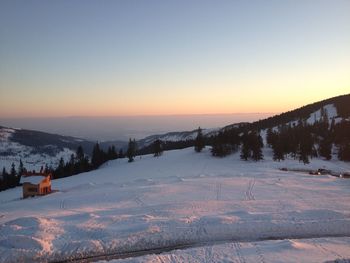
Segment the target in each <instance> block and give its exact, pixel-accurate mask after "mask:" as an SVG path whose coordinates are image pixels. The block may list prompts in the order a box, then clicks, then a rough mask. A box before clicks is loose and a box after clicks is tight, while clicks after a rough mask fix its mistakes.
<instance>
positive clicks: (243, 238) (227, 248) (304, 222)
mask: <svg viewBox="0 0 350 263" xmlns="http://www.w3.org/2000/svg"><path fill="white" fill-rule="evenodd" d="M265 154H268V153H265ZM270 160H271V158H270V157H266V161H262V162H258V163H255V162H244V161H241V160H239V154H234V155H231V156H229V157H227V158H213V157H211V155H210V151H209V149H205V151H204V152H202V153H199V154H198V153H195V152H194V150H193V148H188V149H184V150H176V151H168V152H165V153H164V155H163V156H161V157H159V158H154V157H153V156H151V155H148V156H143V157H142V158H137V160H136V161H135V162H134V163H127V161H126V160H125V159H118V160H115V161H111V162H108V163H107V164H105V165H104V166H103V167H101V168H100V169H98V170H95V171H92V172H89V173H84V174H80V175H77V176H73V177H68V178H64V179H59V180H54V181H53V186H52V188H53V189H57V190H59V192H56V193H53V194H50V195H48V196H44V197H37V198H29V199H25V200H22V199H20V197H21V188H19V187H17V188H15V189H9V190H6V191H4V192H0V200H1V201H0V255H1V257H0V262H25V261H33V260H34V259H35V261H39V262H40V261H41V262H46V261H48V260H50V261H52V260H64V259H69V258H77V257H78V258H79V257H85V256H88V255H89V256H90V255H103V254H110V253H112V254H113V253H117V255H118V253H123V252H132V251H135V250H148V249H162V248H164V247H177V246H181V245H185V246H187V247H193V248H191V249H189V250H188V249H187V250H185V249H181V250H177V251H175V252H174V251H172V252H168V253H167V254H164V256H163V255H162V256H161V257H160V259H159V258H158V256H152V255H150V256H145V257H142V258H134V259H133V260H135V262H140V261H141V262H144V261H152V260H154V261H155V262H158V261H159V262H162V260H163V259H164V262H176V259H179V260H180V259H181V258H182V259H183V262H187V261H188V260H190V259H193V261H195V262H202V261H203V259H205V258H209V256H210V253H212V255H213V256H215V257H218V259H220V260H218V261H225V260H226V261H229V262H231V261H233V260H234V261H239V262H256V261H255V260H253V259H254V258H256V257H260V262H281V258H283V256H284V257H285V258H287V259H288V260H289V261H288V260H287V261H288V262H312V260H311V261H310V260H308V259H310V258H311V256H312V255H313V256H312V257H313V259H320V258H322V259H324V260H333V259H337V258H350V250H346V249H345V248H346V247H349V245H350V239H349V237H350V202H349V200H350V180H349V179H341V178H336V177H332V176H313V175H309V174H307V173H302V172H283V171H281V170H279V168H282V167H288V168H293V169H299V170H302V169H317V168H327V169H330V170H332V171H337V172H346V171H350V164H349V163H344V162H340V161H328V162H327V161H322V160H315V159H314V160H311V163H310V164H308V165H303V164H301V163H299V162H297V161H294V160H286V161H284V162H272V161H270ZM301 238H303V239H301ZM304 238H305V239H304ZM275 239H278V240H277V241H276V240H275ZM261 240H265V241H261ZM272 240H275V241H272ZM232 241H235V243H232ZM242 242H244V243H242ZM261 242H262V243H261ZM205 244H206V245H205ZM210 251H212V252H210ZM148 253H151V252H148ZM203 253H205V254H203ZM129 255H131V256H132V255H133V254H132V253H131V254H129ZM248 255H250V258H251V259H249V257H248ZM203 256H204V258H203ZM245 256H247V257H246V258H245ZM261 258H263V259H264V260H261ZM293 259H295V260H293ZM191 261H192V260H191ZM209 261H210V260H209ZM314 261H318V260H314ZM131 262H134V261H131ZM258 262H259V261H258Z"/></svg>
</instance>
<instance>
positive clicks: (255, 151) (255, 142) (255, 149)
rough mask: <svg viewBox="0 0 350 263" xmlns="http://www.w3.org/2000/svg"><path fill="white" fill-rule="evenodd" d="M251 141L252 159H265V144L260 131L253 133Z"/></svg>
mask: <svg viewBox="0 0 350 263" xmlns="http://www.w3.org/2000/svg"><path fill="white" fill-rule="evenodd" d="M250 136H251V143H252V145H251V146H252V159H253V160H254V161H259V160H262V159H263V153H262V150H261V149H262V147H263V146H264V144H263V140H262V137H261V136H260V134H259V133H256V132H252V133H251V135H250Z"/></svg>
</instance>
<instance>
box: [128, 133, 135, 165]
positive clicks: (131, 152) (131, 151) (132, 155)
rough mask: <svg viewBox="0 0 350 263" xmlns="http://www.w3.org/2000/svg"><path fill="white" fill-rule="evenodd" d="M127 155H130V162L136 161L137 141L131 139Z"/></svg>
mask: <svg viewBox="0 0 350 263" xmlns="http://www.w3.org/2000/svg"><path fill="white" fill-rule="evenodd" d="M126 156H127V157H128V162H129V163H131V162H133V161H134V158H135V156H136V141H135V139H134V140H131V138H130V139H129V144H128V150H127V151H126Z"/></svg>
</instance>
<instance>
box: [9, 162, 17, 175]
mask: <svg viewBox="0 0 350 263" xmlns="http://www.w3.org/2000/svg"><path fill="white" fill-rule="evenodd" d="M16 174H17V173H16V166H15V164H14V163H12V164H11V172H10V175H11V176H16Z"/></svg>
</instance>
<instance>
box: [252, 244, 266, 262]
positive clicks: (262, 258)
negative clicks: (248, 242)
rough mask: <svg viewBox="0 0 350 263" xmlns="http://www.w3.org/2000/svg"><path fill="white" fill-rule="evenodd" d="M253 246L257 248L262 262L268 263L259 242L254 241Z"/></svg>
mask: <svg viewBox="0 0 350 263" xmlns="http://www.w3.org/2000/svg"><path fill="white" fill-rule="evenodd" d="M253 246H254V248H255V251H256V254H257V255H258V258H259V261H260V263H266V261H265V257H264V254H263V253H262V251H261V249H260V247H259V246H258V244H257V243H255V242H253Z"/></svg>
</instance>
